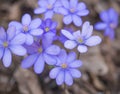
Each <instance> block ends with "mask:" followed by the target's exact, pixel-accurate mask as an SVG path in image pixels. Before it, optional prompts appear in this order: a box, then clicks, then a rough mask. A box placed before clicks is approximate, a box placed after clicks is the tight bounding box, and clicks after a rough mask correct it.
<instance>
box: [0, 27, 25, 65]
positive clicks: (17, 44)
mask: <svg viewBox="0 0 120 94" xmlns="http://www.w3.org/2000/svg"><path fill="white" fill-rule="evenodd" d="M15 33H16V29H15V27H13V26H12V27H9V28H8V30H7V32H5V30H4V28H3V27H0V59H2V61H3V64H4V66H5V67H9V66H10V65H11V63H12V53H13V54H15V55H19V56H23V55H25V54H26V49H25V48H24V47H23V46H22V44H23V43H24V42H25V36H24V34H22V33H19V34H17V35H16V34H15Z"/></svg>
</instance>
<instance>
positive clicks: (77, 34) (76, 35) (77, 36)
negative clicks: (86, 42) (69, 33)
mask: <svg viewBox="0 0 120 94" xmlns="http://www.w3.org/2000/svg"><path fill="white" fill-rule="evenodd" d="M73 36H74V37H75V38H79V37H81V34H80V30H78V31H76V32H74V33H73Z"/></svg>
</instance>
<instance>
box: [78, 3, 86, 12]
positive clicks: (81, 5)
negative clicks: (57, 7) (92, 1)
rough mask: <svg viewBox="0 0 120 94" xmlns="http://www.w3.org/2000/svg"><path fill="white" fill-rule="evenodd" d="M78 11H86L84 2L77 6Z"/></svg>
mask: <svg viewBox="0 0 120 94" xmlns="http://www.w3.org/2000/svg"><path fill="white" fill-rule="evenodd" d="M77 9H78V10H84V9H86V5H85V3H83V2H81V3H79V4H78V6H77Z"/></svg>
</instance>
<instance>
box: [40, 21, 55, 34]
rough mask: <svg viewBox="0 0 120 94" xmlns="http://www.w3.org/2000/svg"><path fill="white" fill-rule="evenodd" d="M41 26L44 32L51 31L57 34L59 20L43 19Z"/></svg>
mask: <svg viewBox="0 0 120 94" xmlns="http://www.w3.org/2000/svg"><path fill="white" fill-rule="evenodd" d="M40 28H41V29H43V31H44V33H48V32H51V33H53V34H55V35H56V28H57V22H54V21H53V20H52V19H46V20H43V21H42V24H41V26H40Z"/></svg>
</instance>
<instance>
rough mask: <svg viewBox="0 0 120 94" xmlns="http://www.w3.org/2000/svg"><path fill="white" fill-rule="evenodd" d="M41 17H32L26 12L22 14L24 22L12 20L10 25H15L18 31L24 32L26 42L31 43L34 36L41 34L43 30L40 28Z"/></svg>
mask: <svg viewBox="0 0 120 94" xmlns="http://www.w3.org/2000/svg"><path fill="white" fill-rule="evenodd" d="M40 25H41V19H39V18H36V19H33V20H32V19H31V16H30V15H29V14H24V15H23V16H22V22H21V23H20V22H17V21H12V22H10V23H9V26H15V27H16V29H17V33H20V32H22V33H23V34H24V35H25V36H26V42H25V43H26V44H27V45H31V44H32V43H33V41H34V39H33V36H40V35H42V33H43V30H42V29H40V28H39V27H40Z"/></svg>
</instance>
